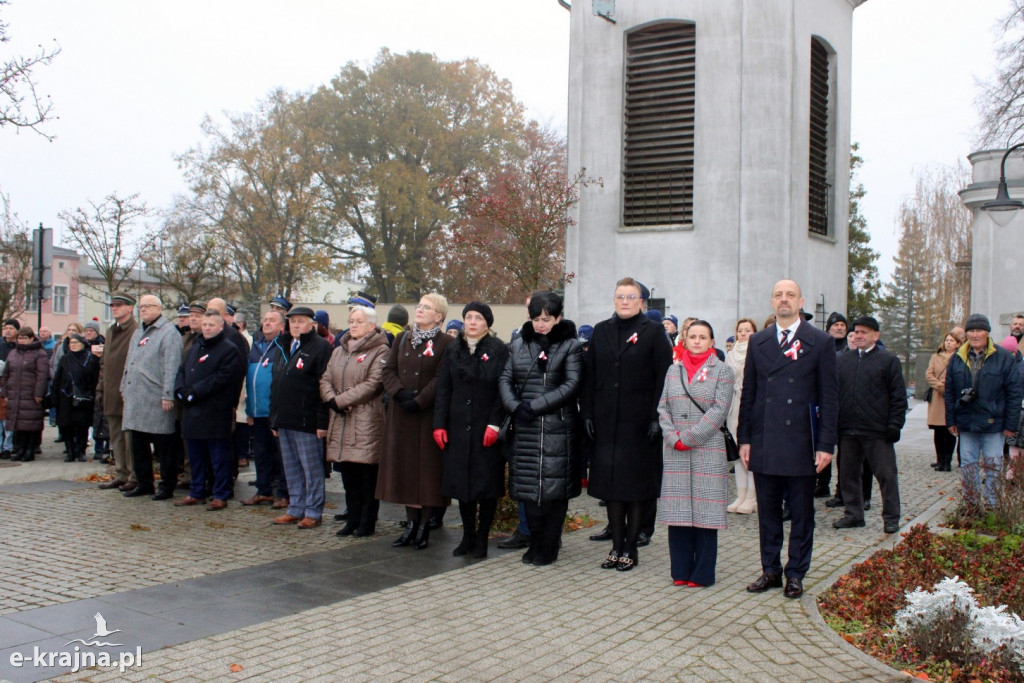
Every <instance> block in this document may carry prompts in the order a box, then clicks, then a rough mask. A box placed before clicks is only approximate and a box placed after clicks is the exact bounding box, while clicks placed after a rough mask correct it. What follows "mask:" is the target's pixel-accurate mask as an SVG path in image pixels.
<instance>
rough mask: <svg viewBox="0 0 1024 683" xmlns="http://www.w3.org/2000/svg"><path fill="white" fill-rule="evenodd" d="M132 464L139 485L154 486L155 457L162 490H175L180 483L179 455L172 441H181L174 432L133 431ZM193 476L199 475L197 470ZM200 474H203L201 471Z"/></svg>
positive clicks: (143, 486)
mask: <svg viewBox="0 0 1024 683" xmlns="http://www.w3.org/2000/svg"><path fill="white" fill-rule="evenodd" d="M131 435H132V465H133V466H134V468H135V478H136V480H137V481H138V482H139V486H141V487H142V488H143V489H144V490H145V489H152V488H153V457H154V456H156V459H157V462H159V463H160V490H161V491H167V492H170V491H174V487H175V486H177V484H178V455H177V453H176V452H175V451H174V449H173V448H172V447H171V442H172V441H173V442H179V443H180V442H181V437H178V436H175V435H174V434H151V433H149V432H136V431H132V432H131ZM192 476H197V473H196V472H193V473H192ZM198 476H202V474H201V473H200V474H199V475H198Z"/></svg>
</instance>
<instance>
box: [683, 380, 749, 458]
mask: <svg viewBox="0 0 1024 683" xmlns="http://www.w3.org/2000/svg"><path fill="white" fill-rule="evenodd" d="M679 380H680V384H682V385H683V393H685V394H686V397H687V398H688V399H690V403H692V404H693V405H695V406H697V410H699V411H700V412H701V415H703V414H705V413H706V412H707V411H706V410H704V408H703V407H702V406H701V404H699V403H697V401H696V400H695V399H694V398H693V396H691V395H690V392H689V391H688V390H687V389H686V378H685V377H683V368H682V367H680V368H679ZM718 431H720V432H722V438H724V439H725V459H726V460H727V461H729V462H733V461H734V460H739V459H740V447H739V446H738V445H737V444H736V439H734V438H733V437H732V432H730V431H729V428H728V427H726V426H725V425H722V426H721V427H719V428H718Z"/></svg>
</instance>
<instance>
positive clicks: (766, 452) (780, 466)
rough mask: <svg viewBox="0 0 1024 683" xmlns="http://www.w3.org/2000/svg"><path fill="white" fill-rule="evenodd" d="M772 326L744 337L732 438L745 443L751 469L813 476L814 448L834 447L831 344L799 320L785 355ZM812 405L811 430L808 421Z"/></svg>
mask: <svg viewBox="0 0 1024 683" xmlns="http://www.w3.org/2000/svg"><path fill="white" fill-rule="evenodd" d="M777 329H778V328H777V327H776V326H775V324H771V325H769V326H768V327H766V328H765V329H763V330H761V331H760V332H758V333H756V334H754V335H752V336H751V337H750V339H749V340H748V341H749V345H748V346H747V362H746V364H745V365H744V368H743V391H742V393H741V394H740V421H739V425H738V427H737V429H736V443H738V444H741V445H742V444H749V445H750V465H749V468H748V469H749V470H750V471H751V472H755V473H760V474H772V475H777V476H814V474H815V465H814V460H815V453H816V452H818V451H821V452H824V453H832V452H834V451H835V448H836V441H837V440H838V436H837V434H836V429H837V420H838V412H839V380H838V377H837V374H836V347H835V343H834V340H833V338H832V337H830V336H828V335H827V334H825V333H824V332H822V331H821V330H819V329H817V328H816V327H814V326H813V325H811V324H810V323H808V322H806V321H802V322H801V323H800V325H799V326H798V327H797V329H796V333H795V334H794V335H793V343H792V345H791V346H790V351H788V353H790V354H791V355H789V356H787V355H784V353H783V350H782V349H781V348H780V347H779V340H778V335H777ZM797 342H800V345H799V347H797V348H796V350H795V352H794V350H793V349H794V347H796V344H797ZM814 408H816V409H817V411H816V413H817V431H816V432H814V430H813V429H812V426H811V425H812V421H811V412H812V410H813V409H814Z"/></svg>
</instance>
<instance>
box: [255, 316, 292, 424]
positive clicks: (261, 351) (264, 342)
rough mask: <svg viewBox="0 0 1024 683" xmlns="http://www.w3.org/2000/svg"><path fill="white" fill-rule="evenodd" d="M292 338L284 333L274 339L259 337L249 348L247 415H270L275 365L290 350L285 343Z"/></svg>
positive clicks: (288, 342)
mask: <svg viewBox="0 0 1024 683" xmlns="http://www.w3.org/2000/svg"><path fill="white" fill-rule="evenodd" d="M286 343H287V344H290V343H291V338H290V337H286V336H285V335H284V334H283V333H282V334H279V335H278V336H276V337H274V338H273V339H257V340H256V341H254V342H253V344H252V348H251V349H250V350H249V371H248V372H247V373H246V377H245V414H246V416H247V417H270V385H271V384H272V383H273V381H274V367H275V366H276V365H277V361H278V360H279V359H280V358H281V357H282V356H287V355H288V352H287V351H286V350H285V347H284V345H285V344H286Z"/></svg>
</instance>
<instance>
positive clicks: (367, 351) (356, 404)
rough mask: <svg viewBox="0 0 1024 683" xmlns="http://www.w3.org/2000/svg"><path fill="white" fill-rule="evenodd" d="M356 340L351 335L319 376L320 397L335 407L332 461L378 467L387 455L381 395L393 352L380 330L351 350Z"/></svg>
mask: <svg viewBox="0 0 1024 683" xmlns="http://www.w3.org/2000/svg"><path fill="white" fill-rule="evenodd" d="M324 341H327V340H326V339H324ZM351 341H352V337H351V336H350V335H349V334H348V333H347V332H346V333H345V335H344V336H343V337H342V339H341V344H340V345H339V346H338V348H336V349H334V352H333V353H332V354H331V360H330V362H329V363H328V364H327V370H326V372H324V374H323V376H321V377H320V398H321V399H323V400H324V401H327V404H328V406H329V407H330V408H331V419H330V423H329V425H328V426H327V459H328V460H330V461H331V462H358V463H362V464H364V465H376V464H378V463H380V455H381V453H382V452H383V451H384V403H383V401H381V394H382V393H384V381H383V379H382V378H383V374H384V362H385V361H386V360H387V356H388V353H389V352H390V349H389V348H388V338H387V335H385V334H384V331H383V330H381V329H380V328H379V327H375V328H374V329H373V331H372V332H370V333H369V334H367V335H366V336H365V337H363V338H362V339H359V340H358V341H357V342H356V343H355V344H354V345H352V346H353V348H351V349H350V348H349V346H350V344H351Z"/></svg>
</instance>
